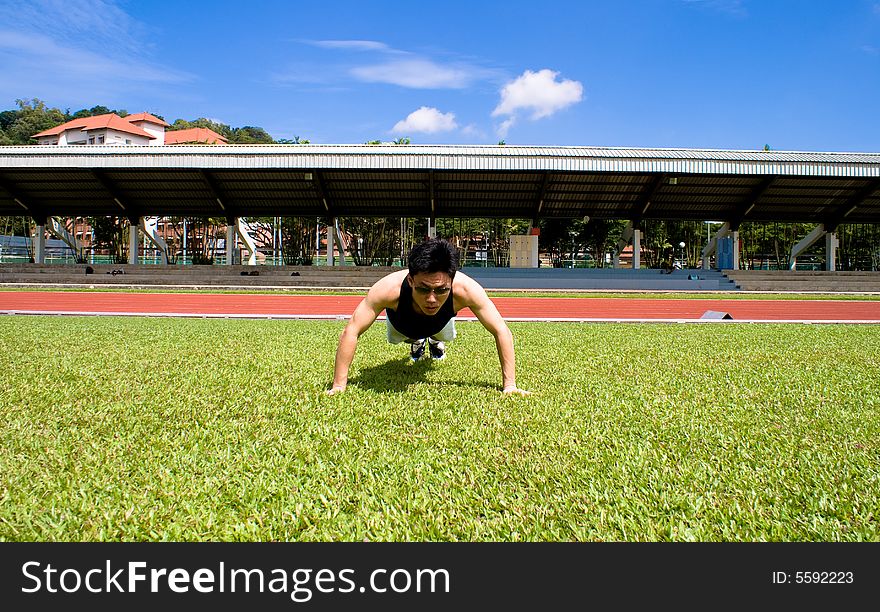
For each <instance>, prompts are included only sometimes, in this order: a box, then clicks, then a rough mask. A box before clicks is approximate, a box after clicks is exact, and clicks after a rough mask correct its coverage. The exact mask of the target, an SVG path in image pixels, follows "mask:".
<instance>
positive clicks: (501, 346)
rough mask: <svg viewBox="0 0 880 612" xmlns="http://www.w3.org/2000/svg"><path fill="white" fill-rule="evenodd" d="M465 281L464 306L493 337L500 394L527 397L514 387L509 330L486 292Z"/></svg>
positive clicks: (514, 378)
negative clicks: (500, 385) (498, 369)
mask: <svg viewBox="0 0 880 612" xmlns="http://www.w3.org/2000/svg"><path fill="white" fill-rule="evenodd" d="M462 280H464V279H462ZM467 281H468V282H467V283H466V288H465V291H464V297H465V300H464V305H465V306H467V307H468V308H470V309H471V312H473V313H474V315H475V316H476V317H477V320H479V321H480V323H482V324H483V327H485V328H486V329H487V330H489V333H491V334H492V335H493V336H495V348H496V349H497V350H498V359H499V361H500V362H501V380H502V392H503V393H504V394H505V395H513V394H518V395H529V392H528V391H524V390H523V389H520V388H519V387H517V386H516V357H515V355H514V351H513V334H512V333H510V328H509V327H507V323H506V322H505V321H504V318H503V317H502V316H501V313H499V312H498V309H497V308H496V307H495V304H494V303H492V300H490V299H489V296H488V295H486V290H485V289H483V288H482V287H481V286H480V284H479V283H478V282H477V281H475V280H473V279H472V278H469V277H468V278H467ZM462 284H463V285H464V284H465V283H462Z"/></svg>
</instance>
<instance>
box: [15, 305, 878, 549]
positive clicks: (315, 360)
mask: <svg viewBox="0 0 880 612" xmlns="http://www.w3.org/2000/svg"><path fill="white" fill-rule="evenodd" d="M341 328H342V323H341V322H335V321H326V322H325V321H311V322H306V321H260V320H205V319H163V320H156V319H139V318H123V317H101V318H99V317H84V318H79V317H55V318H53V317H39V316H7V317H0V350H2V353H3V354H4V355H6V363H5V367H4V368H3V370H2V371H0V418H2V423H3V425H2V427H0V540H16V541H21V540H27V541H33V540H37V541H60V540H63V541H67V540H77V541H78V540H88V541H94V540H100V541H107V540H114V541H115V540H124V541H132V540H136V541H140V540H187V541H192V540H197V541H201V540H260V541H264V540H319V541H326V540H356V541H360V540H382V541H388V540H394V541H400V540H418V541H422V540H431V541H434V540H444V541H445V540H466V541H482V540H501V541H516V540H531V541H534V540H539V541H548V540H552V541H563V540H564V541H567V540H587V541H594V540H605V541H623V540H625V541H630V540H648V541H665V540H674V541H691V540H697V541H716V540H722V541H740V540H744V541H759V540H785V541H838V540H843V541H878V540H880V522H878V516H880V462H878V458H880V377H878V376H877V372H878V371H880V327H878V326H848V325H772V324H751V325H685V324H567V323H545V324H530V323H514V324H511V328H512V329H513V331H514V335H515V337H516V339H517V357H518V382H519V383H520V386H522V387H525V388H527V389H530V390H532V391H533V392H534V395H532V396H529V397H525V398H521V397H504V396H502V395H501V394H500V392H499V388H500V387H499V383H500V374H499V367H498V364H497V355H496V354H495V350H494V343H493V342H492V339H491V336H489V335H488V333H487V332H485V330H483V329H482V327H481V326H479V324H477V323H467V322H462V323H459V325H458V329H459V338H458V339H457V340H456V341H455V342H454V343H452V344H450V346H449V352H448V358H447V359H446V361H445V362H442V363H439V364H436V365H430V364H418V365H416V366H409V365H407V363H406V359H405V352H406V351H405V349H404V347H401V346H397V347H391V346H388V345H387V344H386V343H385V340H384V328H383V327H382V326H381V325H380V324H377V325H375V326H373V327H372V328H371V329H370V330H369V331H368V332H367V333H366V334H365V335H364V337H363V338H362V340H361V343H360V347H359V350H358V355H357V358H356V360H355V364H354V367H353V368H352V377H351V378H352V382H351V386H350V388H349V390H348V391H347V392H346V393H344V394H342V395H340V396H334V397H327V396H325V395H324V394H323V390H324V389H325V388H326V387H327V385H328V383H329V382H330V378H331V370H332V361H333V351H334V349H335V343H336V339H337V337H338V334H339V332H340V331H341Z"/></svg>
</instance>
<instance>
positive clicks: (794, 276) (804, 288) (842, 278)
mask: <svg viewBox="0 0 880 612" xmlns="http://www.w3.org/2000/svg"><path fill="white" fill-rule="evenodd" d="M724 275H725V276H726V277H727V278H729V279H730V280H731V281H732V282H734V283H735V284H736V285H737V286H738V287H739V288H740V289H742V290H743V291H798V292H822V293H852V292H865V293H880V272H823V271H812V270H725V271H724Z"/></svg>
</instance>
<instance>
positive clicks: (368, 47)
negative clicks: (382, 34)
mask: <svg viewBox="0 0 880 612" xmlns="http://www.w3.org/2000/svg"><path fill="white" fill-rule="evenodd" d="M305 42H307V43H308V44H311V45H314V46H316V47H321V48H323V49H345V50H349V51H388V52H394V50H393V49H392V48H391V47H389V46H388V45H386V44H385V43H383V42H378V41H375V40H312V41H305Z"/></svg>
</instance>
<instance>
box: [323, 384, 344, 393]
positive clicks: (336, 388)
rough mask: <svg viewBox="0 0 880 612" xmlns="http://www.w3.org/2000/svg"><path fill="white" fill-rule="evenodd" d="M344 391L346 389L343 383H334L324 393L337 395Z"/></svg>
mask: <svg viewBox="0 0 880 612" xmlns="http://www.w3.org/2000/svg"><path fill="white" fill-rule="evenodd" d="M343 391H345V387H343V386H342V385H333V387H332V388H331V389H328V390H327V391H324V393H326V394H327V395H336V394H337V393H342V392H343Z"/></svg>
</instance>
